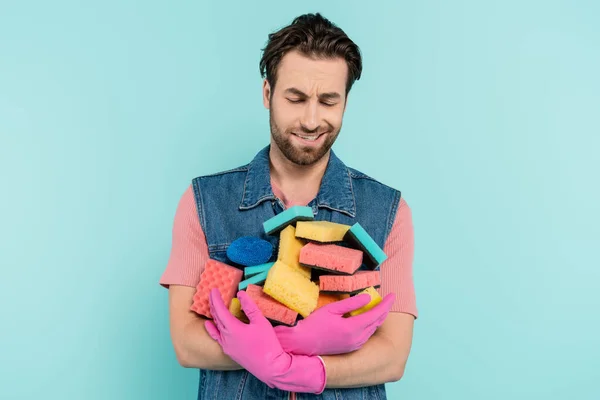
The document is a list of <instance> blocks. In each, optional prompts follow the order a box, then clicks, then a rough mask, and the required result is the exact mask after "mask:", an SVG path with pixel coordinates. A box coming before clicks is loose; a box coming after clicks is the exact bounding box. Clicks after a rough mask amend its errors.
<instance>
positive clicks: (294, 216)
mask: <svg viewBox="0 0 600 400" xmlns="http://www.w3.org/2000/svg"><path fill="white" fill-rule="evenodd" d="M314 218H315V216H314V214H313V211H312V208H311V207H308V206H293V207H290V208H288V209H287V210H285V211H283V212H280V213H279V214H277V215H276V216H274V217H272V218H269V219H268V220H266V221H265V222H263V228H264V230H265V233H266V234H267V235H275V234H277V233H279V232H280V231H281V230H283V229H284V228H285V227H287V226H288V225H293V224H295V223H296V221H312V220H313V219H314Z"/></svg>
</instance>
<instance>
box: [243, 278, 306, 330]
mask: <svg viewBox="0 0 600 400" xmlns="http://www.w3.org/2000/svg"><path fill="white" fill-rule="evenodd" d="M246 293H247V294H248V297H250V298H251V299H252V300H253V301H254V303H256V306H257V307H258V309H259V310H260V312H261V313H262V314H263V315H264V316H265V318H267V319H270V320H271V321H273V322H279V323H283V324H286V325H294V323H295V322H296V318H297V317H298V313H297V312H296V311H293V310H290V309H289V308H287V307H286V306H284V305H283V304H281V303H280V302H278V301H277V300H275V299H273V298H272V297H271V296H269V295H268V294H266V293H265V292H263V289H262V287H260V286H257V285H254V284H249V285H248V287H247V288H246Z"/></svg>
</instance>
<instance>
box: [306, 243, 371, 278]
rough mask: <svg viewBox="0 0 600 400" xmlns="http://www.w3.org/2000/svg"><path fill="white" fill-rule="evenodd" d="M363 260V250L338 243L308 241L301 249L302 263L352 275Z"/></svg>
mask: <svg viewBox="0 0 600 400" xmlns="http://www.w3.org/2000/svg"><path fill="white" fill-rule="evenodd" d="M362 261H363V252H362V251H360V250H356V249H351V248H348V247H344V246H340V245H337V244H321V243H313V242H311V243H308V244H306V245H304V246H303V247H302V249H301V250H300V264H301V265H302V266H305V267H311V268H317V269H324V270H328V271H332V272H339V273H342V274H348V275H352V274H353V273H354V272H356V270H357V269H358V268H359V267H360V265H361V264H362Z"/></svg>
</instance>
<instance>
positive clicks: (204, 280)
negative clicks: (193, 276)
mask: <svg viewBox="0 0 600 400" xmlns="http://www.w3.org/2000/svg"><path fill="white" fill-rule="evenodd" d="M243 275H244V271H243V270H241V269H239V268H235V267H232V266H230V265H227V264H225V263H222V262H220V261H217V260H212V259H209V260H208V261H207V262H206V264H205V265H204V271H202V275H200V282H198V286H196V293H195V294H194V299H193V303H192V305H191V307H190V310H192V311H194V312H196V313H197V314H200V315H203V316H205V317H207V318H212V315H211V314H210V305H209V299H208V295H209V294H210V291H211V290H212V289H213V288H217V289H219V292H221V298H222V299H223V303H225V306H226V307H228V306H229V303H231V299H233V298H234V297H235V295H236V293H237V290H238V285H239V284H240V282H241V281H242V277H243Z"/></svg>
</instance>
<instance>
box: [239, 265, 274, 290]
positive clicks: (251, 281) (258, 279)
mask: <svg viewBox="0 0 600 400" xmlns="http://www.w3.org/2000/svg"><path fill="white" fill-rule="evenodd" d="M268 274H269V270H266V271H264V272H261V273H260V274H257V275H254V276H253V277H252V278H248V279H246V280H244V281H241V282H240V283H239V285H238V290H244V289H246V288H247V287H248V285H260V284H262V283H265V280H266V279H267V275H268Z"/></svg>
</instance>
